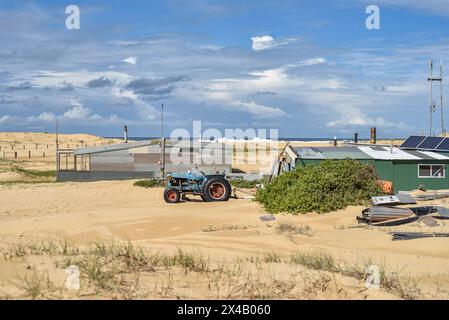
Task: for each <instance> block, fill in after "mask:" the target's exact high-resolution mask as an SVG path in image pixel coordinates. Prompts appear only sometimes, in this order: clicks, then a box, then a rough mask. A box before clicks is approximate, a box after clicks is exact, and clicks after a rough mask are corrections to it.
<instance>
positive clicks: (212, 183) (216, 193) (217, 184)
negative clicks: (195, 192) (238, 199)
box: [202, 178, 232, 202]
mask: <svg viewBox="0 0 449 320" xmlns="http://www.w3.org/2000/svg"><path fill="white" fill-rule="evenodd" d="M231 192H232V188H231V185H230V184H229V182H228V180H226V179H220V178H212V179H210V180H209V181H207V182H206V185H205V186H204V190H203V196H202V198H203V200H204V201H206V202H211V201H228V200H229V198H230V197H231Z"/></svg>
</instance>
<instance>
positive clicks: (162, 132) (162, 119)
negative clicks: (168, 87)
mask: <svg viewBox="0 0 449 320" xmlns="http://www.w3.org/2000/svg"><path fill="white" fill-rule="evenodd" d="M161 174H162V178H163V179H165V137H164V104H163V103H162V105H161Z"/></svg>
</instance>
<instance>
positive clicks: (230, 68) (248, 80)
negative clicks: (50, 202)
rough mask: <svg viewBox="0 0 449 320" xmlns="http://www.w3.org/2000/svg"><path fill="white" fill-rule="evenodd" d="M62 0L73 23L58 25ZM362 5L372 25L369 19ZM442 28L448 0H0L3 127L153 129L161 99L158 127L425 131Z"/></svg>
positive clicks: (321, 132)
mask: <svg viewBox="0 0 449 320" xmlns="http://www.w3.org/2000/svg"><path fill="white" fill-rule="evenodd" d="M69 4H74V5H77V6H78V7H79V8H80V11H81V28H80V30H67V29H66V27H65V20H66V18H67V15H66V14H65V8H66V6H67V5H69ZM371 4H374V5H377V6H378V7H379V8H380V23H381V29H380V30H368V29H366V27H365V19H366V18H367V16H368V15H367V14H366V13H365V8H366V7H367V6H368V5H371ZM448 26H449V0H427V1H424V0H422V1H418V0H395V1H394V0H382V1H373V0H369V1H365V0H335V1H323V0H315V1H299V0H298V1H293V0H286V1H274V0H258V1H252V0H247V1H211V0H210V1H206V0H187V1H177V0H166V1H117V0H115V1H74V2H71V3H65V2H63V1H20V2H19V1H16V2H11V1H2V0H0V41H1V42H0V43H1V44H2V45H1V46H0V59H1V60H0V61H2V63H1V64H0V131H54V127H55V119H56V118H58V119H59V121H60V125H61V128H62V130H63V131H64V132H86V133H92V134H99V135H105V136H117V135H120V134H121V130H122V129H121V128H122V126H123V125H125V124H126V125H128V127H129V130H130V135H131V136H157V135H158V134H159V130H160V129H159V128H160V120H159V119H160V105H161V103H164V105H165V110H166V113H165V120H166V121H165V125H166V128H167V132H169V131H170V130H173V129H175V128H185V129H187V130H191V128H192V121H193V120H200V121H202V125H203V129H206V128H217V129H219V130H222V131H223V132H224V129H226V128H242V129H247V128H255V129H257V128H267V129H269V128H276V129H279V135H280V136H284V137H285V136H291V137H333V136H337V137H349V136H352V134H353V132H359V133H360V135H361V136H365V137H366V136H368V134H369V127H370V126H372V125H374V126H376V127H377V128H378V132H379V135H380V136H382V137H401V136H407V135H409V134H419V133H427V132H428V130H429V129H428V117H429V115H428V112H427V110H428V105H429V94H428V83H427V81H426V79H427V73H428V61H429V60H430V59H435V61H436V62H438V63H439V61H440V59H443V61H444V62H445V63H446V65H447V67H446V74H449V42H448V40H449V28H448ZM448 80H449V78H448V77H446V76H445V82H446V84H447V83H448ZM435 90H436V91H437V90H439V88H438V87H435ZM445 94H446V96H447V97H448V98H449V95H448V94H449V91H448V87H447V85H446V86H445ZM448 101H449V100H448ZM447 110H448V116H449V108H448V109H447ZM439 121H440V118H439V110H437V112H436V113H435V126H434V131H435V132H438V130H439V126H438V123H439ZM448 126H449V125H448Z"/></svg>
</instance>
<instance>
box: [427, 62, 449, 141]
mask: <svg viewBox="0 0 449 320" xmlns="http://www.w3.org/2000/svg"><path fill="white" fill-rule="evenodd" d="M427 80H428V81H429V83H430V128H429V135H430V136H432V113H433V112H435V101H434V100H433V90H432V89H433V82H434V81H436V82H440V85H441V91H440V95H441V96H440V103H441V135H444V134H445V133H446V130H445V129H444V112H443V62H442V61H441V62H440V77H439V78H434V77H433V60H430V76H429V78H428V79H427Z"/></svg>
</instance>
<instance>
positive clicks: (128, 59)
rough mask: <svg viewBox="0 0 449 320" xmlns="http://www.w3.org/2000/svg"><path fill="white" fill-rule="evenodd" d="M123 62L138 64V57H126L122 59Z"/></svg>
mask: <svg viewBox="0 0 449 320" xmlns="http://www.w3.org/2000/svg"><path fill="white" fill-rule="evenodd" d="M122 61H123V62H126V63H129V64H137V58H136V57H128V58H126V59H123V60H122Z"/></svg>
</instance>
